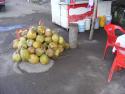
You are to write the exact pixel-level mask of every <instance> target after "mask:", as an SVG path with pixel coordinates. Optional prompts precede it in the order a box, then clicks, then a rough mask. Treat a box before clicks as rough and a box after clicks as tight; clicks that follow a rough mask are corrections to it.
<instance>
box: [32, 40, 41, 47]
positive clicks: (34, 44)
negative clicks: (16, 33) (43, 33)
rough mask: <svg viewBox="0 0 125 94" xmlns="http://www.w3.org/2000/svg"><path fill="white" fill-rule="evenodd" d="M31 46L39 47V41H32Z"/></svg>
mask: <svg viewBox="0 0 125 94" xmlns="http://www.w3.org/2000/svg"><path fill="white" fill-rule="evenodd" d="M33 47H34V48H40V47H41V42H38V41H35V42H34V43H33Z"/></svg>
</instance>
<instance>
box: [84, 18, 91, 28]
mask: <svg viewBox="0 0 125 94" xmlns="http://www.w3.org/2000/svg"><path fill="white" fill-rule="evenodd" d="M90 25H91V19H85V30H90Z"/></svg>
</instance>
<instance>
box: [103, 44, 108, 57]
mask: <svg viewBox="0 0 125 94" xmlns="http://www.w3.org/2000/svg"><path fill="white" fill-rule="evenodd" d="M107 49H108V45H107V44H106V47H105V50H104V55H103V59H105V56H106V54H107Z"/></svg>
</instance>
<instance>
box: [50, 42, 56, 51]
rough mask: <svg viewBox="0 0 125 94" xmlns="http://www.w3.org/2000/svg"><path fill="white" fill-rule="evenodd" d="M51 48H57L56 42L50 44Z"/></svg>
mask: <svg viewBox="0 0 125 94" xmlns="http://www.w3.org/2000/svg"><path fill="white" fill-rule="evenodd" d="M49 48H52V49H54V48H57V43H54V42H51V43H49Z"/></svg>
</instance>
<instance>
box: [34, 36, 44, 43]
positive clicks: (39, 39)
mask: <svg viewBox="0 0 125 94" xmlns="http://www.w3.org/2000/svg"><path fill="white" fill-rule="evenodd" d="M44 39H45V38H44V36H43V35H38V36H37V37H36V41H38V42H41V43H43V42H44Z"/></svg>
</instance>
